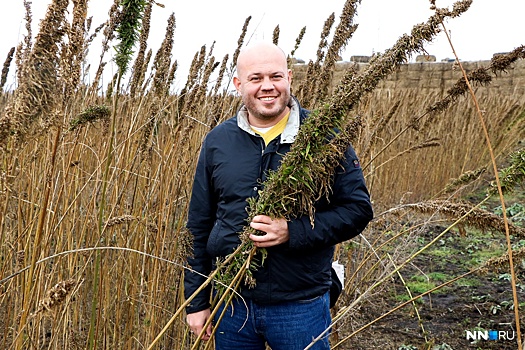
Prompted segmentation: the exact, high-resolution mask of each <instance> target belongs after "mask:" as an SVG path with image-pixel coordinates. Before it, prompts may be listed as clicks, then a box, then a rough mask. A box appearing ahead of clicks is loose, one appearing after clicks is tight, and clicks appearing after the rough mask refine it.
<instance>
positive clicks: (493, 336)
mask: <svg viewBox="0 0 525 350" xmlns="http://www.w3.org/2000/svg"><path fill="white" fill-rule="evenodd" d="M466 332H467V340H514V338H515V337H516V334H515V333H514V331H496V330H488V331H466Z"/></svg>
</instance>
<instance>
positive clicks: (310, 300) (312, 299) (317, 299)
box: [297, 294, 324, 304]
mask: <svg viewBox="0 0 525 350" xmlns="http://www.w3.org/2000/svg"><path fill="white" fill-rule="evenodd" d="M323 296H324V294H322V295H318V296H316V297H313V298H309V299H302V300H298V301H297V303H299V304H312V303H315V302H316V301H319V300H321V298H322V297H323Z"/></svg>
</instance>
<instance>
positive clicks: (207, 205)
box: [184, 99, 373, 313]
mask: <svg viewBox="0 0 525 350" xmlns="http://www.w3.org/2000/svg"><path fill="white" fill-rule="evenodd" d="M246 113H247V112H246V110H245V109H243V108H242V107H241V109H240V110H239V112H238V113H237V115H236V116H235V117H233V118H231V119H229V120H227V121H225V122H224V123H222V124H220V125H218V126H217V127H215V128H214V129H213V130H211V131H210V132H209V133H208V135H207V136H206V138H205V140H204V142H203V145H202V149H201V152H200V156H199V160H198V163H197V169H196V173H195V179H194V184H193V191H192V196H191V201H190V207H189V213H188V221H187V228H188V229H189V231H190V232H191V234H192V235H193V256H192V257H189V258H188V264H189V265H190V266H191V268H192V269H194V270H195V271H198V272H199V273H201V274H202V275H199V274H196V273H193V272H189V271H186V273H185V278H184V287H185V288H184V293H185V297H186V298H188V297H189V296H191V295H192V294H193V292H194V291H195V290H196V289H197V288H198V287H199V286H200V285H201V284H202V283H203V282H204V281H205V280H206V277H204V276H203V275H208V274H209V273H210V272H211V270H212V269H213V268H214V265H213V263H214V262H215V259H216V258H217V257H224V256H226V255H228V254H230V253H231V252H232V251H233V250H234V249H235V248H236V247H237V246H238V244H239V243H240V240H239V236H238V234H239V232H241V231H242V230H243V227H244V226H245V225H246V224H247V222H246V218H247V211H246V207H247V202H246V199H247V198H249V197H254V196H257V193H258V191H259V190H260V189H261V188H262V183H263V182H264V181H265V179H266V175H267V172H268V170H270V169H272V170H275V169H277V167H278V166H279V164H280V161H281V159H282V155H283V154H285V153H286V152H288V151H289V150H290V145H291V143H292V142H293V141H294V139H295V136H296V134H297V131H298V128H299V123H300V122H302V121H303V120H304V119H305V118H306V117H307V116H308V111H307V110H304V109H302V108H301V107H300V106H299V104H298V102H297V101H296V100H295V99H292V102H291V112H290V117H289V120H288V124H287V126H286V128H285V130H284V132H283V133H282V134H281V135H280V136H279V137H277V138H275V139H274V140H273V141H271V142H270V143H269V144H268V146H266V147H265V145H264V141H263V139H262V138H261V137H260V136H258V135H256V134H255V133H254V132H253V131H251V129H250V128H249V125H248V123H247V118H246ZM332 190H333V191H332V192H333V193H332V194H331V195H330V196H329V197H328V199H322V200H320V201H319V202H318V203H316V212H315V225H314V227H313V228H312V226H311V224H310V219H309V217H308V216H304V217H300V218H297V219H293V220H291V221H289V222H288V229H289V233H290V240H289V241H288V242H287V243H285V244H281V245H279V246H275V247H271V248H268V249H267V251H268V256H267V258H266V260H265V262H264V264H263V266H260V267H259V268H258V269H257V270H256V271H255V272H254V277H255V279H256V281H257V284H256V286H255V287H254V288H248V287H244V288H242V290H241V295H242V296H243V297H245V298H249V299H253V300H254V301H256V302H259V303H277V302H282V301H295V300H304V299H308V298H312V297H315V296H318V295H321V294H323V293H325V292H327V291H328V290H329V289H330V285H331V270H330V268H331V263H332V258H333V247H334V245H335V244H337V243H340V242H343V241H345V240H348V239H350V238H352V237H355V236H357V235H358V234H359V233H361V232H362V231H363V230H364V228H365V227H366V225H367V224H368V222H369V221H370V220H371V219H372V215H373V214H372V207H371V204H370V198H369V194H368V191H367V188H366V186H365V181H364V178H363V174H362V171H361V168H360V165H359V161H358V159H357V156H356V154H355V152H354V150H353V149H352V148H351V147H349V148H348V150H347V152H346V159H345V161H343V162H342V164H341V166H340V167H339V168H338V169H337V170H336V174H335V176H334V182H333V185H332ZM209 293H210V288H209V287H208V288H206V290H204V291H203V292H202V293H200V294H199V295H198V297H196V298H195V299H194V300H193V301H192V302H191V304H190V305H189V306H188V308H187V312H188V313H192V312H197V311H201V310H204V309H206V308H208V307H209V296H210V294H209Z"/></svg>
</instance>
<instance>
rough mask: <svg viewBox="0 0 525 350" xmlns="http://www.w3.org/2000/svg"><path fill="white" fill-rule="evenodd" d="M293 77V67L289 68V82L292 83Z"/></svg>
mask: <svg viewBox="0 0 525 350" xmlns="http://www.w3.org/2000/svg"><path fill="white" fill-rule="evenodd" d="M292 78H293V72H292V70H291V69H288V82H289V83H290V84H291V83H292Z"/></svg>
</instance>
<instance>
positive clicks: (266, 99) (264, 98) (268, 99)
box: [259, 97, 275, 101]
mask: <svg viewBox="0 0 525 350" xmlns="http://www.w3.org/2000/svg"><path fill="white" fill-rule="evenodd" d="M259 100H261V101H273V100H275V97H260V98H259Z"/></svg>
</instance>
